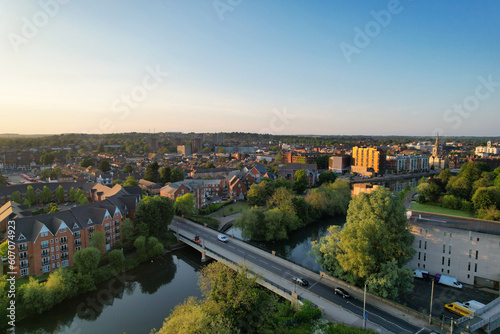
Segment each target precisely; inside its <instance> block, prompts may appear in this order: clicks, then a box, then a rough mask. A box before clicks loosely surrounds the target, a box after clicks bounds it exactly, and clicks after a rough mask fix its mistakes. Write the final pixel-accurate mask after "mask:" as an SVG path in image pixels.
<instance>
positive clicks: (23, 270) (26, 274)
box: [21, 268, 29, 276]
mask: <svg viewBox="0 0 500 334" xmlns="http://www.w3.org/2000/svg"><path fill="white" fill-rule="evenodd" d="M28 275H29V269H28V268H26V269H21V276H28Z"/></svg>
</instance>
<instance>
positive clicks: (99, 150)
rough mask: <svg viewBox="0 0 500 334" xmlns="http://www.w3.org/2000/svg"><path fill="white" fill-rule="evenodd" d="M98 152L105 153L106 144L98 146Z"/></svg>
mask: <svg viewBox="0 0 500 334" xmlns="http://www.w3.org/2000/svg"><path fill="white" fill-rule="evenodd" d="M97 152H99V153H103V152H104V143H99V145H98V146H97Z"/></svg>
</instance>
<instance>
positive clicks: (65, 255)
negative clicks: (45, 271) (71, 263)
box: [61, 254, 69, 260]
mask: <svg viewBox="0 0 500 334" xmlns="http://www.w3.org/2000/svg"><path fill="white" fill-rule="evenodd" d="M67 259H69V255H68V254H64V255H61V260H67Z"/></svg>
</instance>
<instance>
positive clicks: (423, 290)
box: [400, 279, 498, 318]
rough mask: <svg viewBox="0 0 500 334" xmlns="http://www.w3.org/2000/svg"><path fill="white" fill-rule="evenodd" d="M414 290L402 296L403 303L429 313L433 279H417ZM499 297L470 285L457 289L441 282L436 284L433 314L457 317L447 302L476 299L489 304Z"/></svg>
mask: <svg viewBox="0 0 500 334" xmlns="http://www.w3.org/2000/svg"><path fill="white" fill-rule="evenodd" d="M413 284H414V286H415V287H414V289H413V291H412V292H410V293H407V294H404V295H403V296H400V299H401V301H400V302H401V303H402V304H403V305H406V306H408V307H410V308H412V309H414V310H417V311H419V312H424V313H426V314H429V306H430V302H431V289H432V282H431V280H430V279H429V280H427V281H424V280H422V279H415V280H414V282H413ZM497 297H498V294H494V293H491V292H486V291H482V290H479V289H476V288H473V287H470V286H464V287H463V288H462V289H456V288H452V287H448V286H445V285H441V284H434V300H433V305H432V314H433V315H434V316H435V317H438V318H440V317H441V315H442V314H444V315H446V316H448V317H451V316H453V317H457V316H456V315H454V314H453V313H451V312H449V311H448V310H446V309H445V308H444V305H445V304H448V303H453V302H460V303H463V302H466V301H469V300H476V301H478V302H481V303H483V304H488V303H489V302H491V301H492V300H494V299H495V298H497Z"/></svg>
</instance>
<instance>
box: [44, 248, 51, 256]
mask: <svg viewBox="0 0 500 334" xmlns="http://www.w3.org/2000/svg"><path fill="white" fill-rule="evenodd" d="M49 255H50V251H49V250H48V249H44V250H42V256H49Z"/></svg>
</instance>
